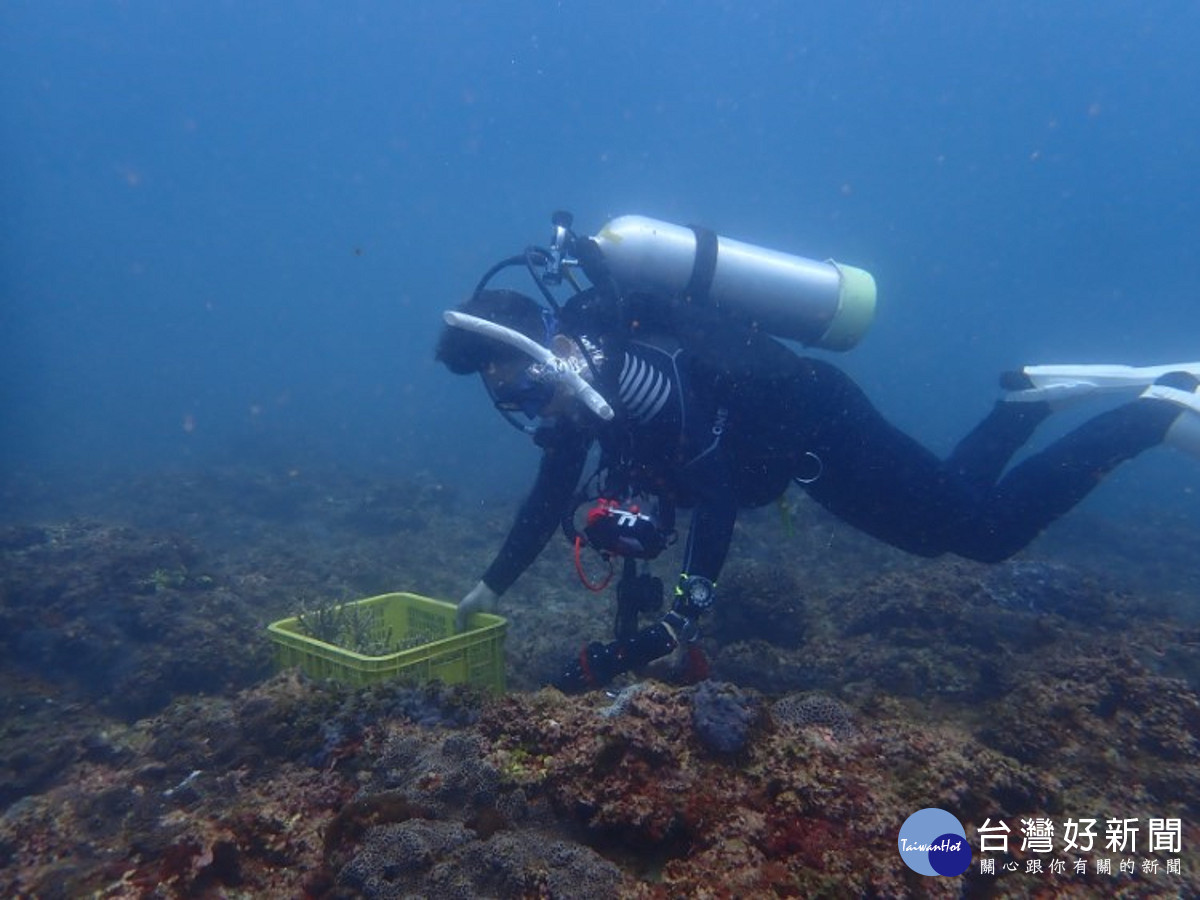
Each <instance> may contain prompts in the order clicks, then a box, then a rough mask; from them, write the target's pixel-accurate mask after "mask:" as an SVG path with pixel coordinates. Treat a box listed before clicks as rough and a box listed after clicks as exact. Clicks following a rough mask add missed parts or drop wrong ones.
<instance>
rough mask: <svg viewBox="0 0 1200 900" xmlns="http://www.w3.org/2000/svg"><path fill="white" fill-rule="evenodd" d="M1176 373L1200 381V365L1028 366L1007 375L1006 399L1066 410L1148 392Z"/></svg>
mask: <svg viewBox="0 0 1200 900" xmlns="http://www.w3.org/2000/svg"><path fill="white" fill-rule="evenodd" d="M1172 372H1186V373H1187V374H1189V375H1192V376H1193V377H1195V378H1197V379H1200V362H1187V363H1172V364H1170V365H1165V366H1121V365H1074V366H1073V365H1054V366H1025V367H1024V368H1023V369H1021V370H1020V371H1019V372H1008V373H1006V374H1005V375H1004V377H1003V378H1002V379H1001V383H1002V384H1003V385H1004V386H1005V388H1006V389H1007V390H1006V392H1005V395H1004V399H1005V400H1008V401H1012V402H1016V403H1034V402H1041V401H1045V402H1048V403H1050V404H1051V405H1052V406H1053V407H1054V408H1055V409H1062V408H1063V407H1065V406H1069V405H1071V404H1072V403H1074V402H1075V401H1077V400H1083V399H1087V398H1091V397H1104V396H1113V395H1120V394H1134V393H1138V392H1141V391H1145V390H1146V389H1147V388H1148V387H1151V386H1153V385H1154V382H1156V381H1158V380H1159V379H1160V378H1162V377H1163V376H1164V375H1169V374H1171V373H1172ZM1168 390H1172V389H1168ZM1181 393H1186V392H1181Z"/></svg>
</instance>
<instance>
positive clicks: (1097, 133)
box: [0, 0, 1200, 507]
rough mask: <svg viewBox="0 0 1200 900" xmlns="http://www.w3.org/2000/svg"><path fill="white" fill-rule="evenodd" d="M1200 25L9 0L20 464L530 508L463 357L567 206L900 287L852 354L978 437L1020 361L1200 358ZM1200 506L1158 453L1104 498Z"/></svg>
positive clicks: (862, 371) (15, 424)
mask: <svg viewBox="0 0 1200 900" xmlns="http://www.w3.org/2000/svg"><path fill="white" fill-rule="evenodd" d="M1198 39H1200V6H1196V5H1195V4H1189V3H1170V2H1149V3H1141V4H1131V3H1126V2H1113V0H1100V2H1092V3H1082V2H1079V3H1069V2H1062V3H1045V2H1036V3H1030V2H1013V0H1004V2H978V3H950V2H917V3H904V2H839V3H796V2H749V3H747V2H729V3H715V2H700V3H697V2H683V0H662V2H654V0H643V2H609V3H590V2H559V3H551V2H535V0H518V2H507V3H473V2H472V3H460V2H440V3H436V4H434V3H415V2H413V3H391V2H365V0H358V2H339V3H336V4H334V3H316V2H292V3H286V4H278V3H267V2H216V0H204V2H200V0H197V2H173V3H165V2H164V3H153V2H101V0H95V2H84V0H76V2H53V0H28V2H23V0H8V2H6V3H4V4H3V6H0V58H2V59H3V60H4V65H3V74H0V122H2V133H0V179H2V181H0V185H2V188H0V190H2V202H0V215H2V216H3V222H2V224H3V235H4V237H3V240H2V241H0V254H2V257H0V278H2V279H3V281H2V289H3V302H2V306H0V360H2V362H0V391H2V393H0V414H2V419H0V429H2V431H0V466H2V467H3V469H4V471H7V472H9V473H14V472H15V473H43V474H47V475H53V474H54V473H56V472H58V473H62V472H67V473H71V474H73V475H88V474H89V473H95V474H97V475H104V474H112V473H120V472H123V471H126V470H130V469H142V470H145V469H150V470H153V469H155V468H157V467H162V468H178V467H181V466H182V467H187V466H193V465H196V466H203V465H209V464H216V463H227V462H231V461H232V462H238V461H250V462H254V463H256V464H265V465H270V466H279V467H296V466H305V465H315V464H319V463H322V462H325V461H328V460H330V459H336V460H338V461H340V462H341V463H342V464H344V465H352V466H356V467H361V468H362V469H364V470H365V471H378V472H380V473H381V474H383V473H389V472H425V473H429V474H430V475H431V476H432V477H435V478H439V479H446V480H448V481H456V482H462V483H465V484H468V485H469V484H474V483H477V479H478V473H480V472H481V471H483V472H484V474H485V475H486V476H487V483H488V484H489V486H490V487H489V489H491V490H496V491H500V492H510V493H512V494H514V495H515V494H516V493H517V492H519V491H521V490H522V489H523V487H524V484H525V483H526V481H527V480H528V477H529V473H530V470H531V467H532V465H533V459H532V455H531V454H532V451H531V450H530V449H529V448H528V447H526V446H525V445H524V443H523V440H522V438H521V437H520V436H519V435H518V434H516V433H515V432H512V431H511V430H510V429H508V427H507V426H506V425H505V424H504V423H503V422H501V421H500V420H499V419H498V418H497V417H496V416H494V415H493V414H492V413H491V412H490V409H489V406H488V403H487V401H486V399H485V398H484V396H483V394H482V392H481V391H480V390H479V389H478V385H477V383H475V381H474V380H472V379H458V378H454V377H452V376H450V375H449V374H447V373H445V372H444V371H443V370H441V369H440V368H439V367H437V366H435V365H434V364H433V362H432V350H431V348H432V343H433V341H434V340H435V337H436V333H437V329H438V327H439V324H440V319H439V313H440V311H441V310H442V309H444V308H445V307H447V306H449V305H451V304H453V303H455V302H457V301H458V300H460V299H462V298H464V297H465V296H466V294H467V293H468V292H469V290H470V288H471V287H472V285H473V284H474V282H475V280H476V278H477V277H478V276H479V274H480V273H481V272H482V271H483V270H484V269H485V268H486V267H487V266H488V265H490V264H491V263H492V262H493V261H494V260H496V259H497V258H499V257H500V256H502V255H507V254H509V253H511V252H514V251H516V250H518V249H520V248H521V247H523V246H525V245H526V244H529V243H544V242H545V241H546V240H547V238H548V237H549V229H548V217H549V214H550V212H551V210H553V209H556V208H559V207H565V208H568V209H571V210H573V211H574V213H575V215H576V222H577V224H578V226H579V228H580V230H582V231H594V230H596V229H598V228H599V226H600V225H601V224H602V223H603V222H604V221H606V220H607V219H608V218H610V217H611V216H613V215H617V214H621V213H628V212H638V213H643V214H647V215H653V216H657V217H660V218H664V219H668V220H674V221H680V222H697V223H703V224H707V225H709V226H711V227H714V228H715V229H717V230H718V231H720V232H721V233H724V234H727V235H730V236H732V237H736V238H739V239H743V240H748V241H751V242H756V243H761V244H765V245H767V246H771V247H775V248H778V249H782V250H788V251H791V252H796V253H800V254H803V255H807V256H812V257H816V258H826V257H835V258H837V259H839V260H843V261H846V262H849V263H853V264H857V265H860V266H863V267H865V268H868V269H870V270H871V271H872V272H873V273H874V274H875V275H876V278H877V280H878V284H879V290H880V309H879V315H878V319H877V321H876V323H875V325H874V327H873V329H872V332H871V333H870V335H869V336H868V337H867V339H866V340H865V341H864V342H863V343H862V345H861V346H860V347H859V348H858V349H856V350H854V351H853V352H851V353H849V354H845V355H843V356H842V357H839V361H840V362H841V363H843V364H844V365H845V366H846V367H847V368H848V369H849V370H850V371H851V372H852V373H853V374H854V375H855V376H856V377H857V378H859V380H860V381H861V382H862V383H863V385H864V386H865V387H866V388H867V389H868V391H869V392H870V393H871V395H872V396H873V397H874V398H875V400H876V402H877V403H878V405H879V406H880V407H881V408H882V409H883V410H884V411H885V412H886V413H887V414H888V415H889V416H891V417H892V418H893V419H894V420H895V421H897V422H898V423H899V424H901V425H902V426H904V427H905V428H907V429H909V430H911V431H912V432H913V433H914V434H916V435H917V436H918V437H920V438H921V439H922V440H924V441H926V442H927V443H928V444H930V445H931V446H933V447H935V448H936V449H938V450H940V451H945V450H948V449H949V447H950V446H951V445H952V444H953V441H954V440H955V438H956V437H958V436H959V435H960V434H961V433H962V432H963V431H965V430H966V429H967V428H968V427H969V426H970V425H971V424H972V423H973V422H974V421H975V420H976V419H977V418H978V417H980V416H981V415H983V413H984V412H985V411H986V410H987V409H988V407H989V405H990V403H991V402H992V400H993V399H994V397H995V378H996V375H997V373H998V372H999V371H1001V370H1002V369H1005V368H1012V367H1014V366H1018V365H1020V364H1022V363H1027V362H1128V363H1158V362H1166V361H1171V360H1177V359H1195V358H1197V357H1198V356H1200V344H1198V341H1197V329H1196V327H1195V324H1196V309H1197V302H1196V297H1197V294H1198V293H1200V291H1198V287H1200V260H1198V259H1197V254H1196V247H1197V236H1198V234H1197V232H1198V229H1197V218H1198V214H1200V179H1197V178H1196V175H1195V168H1194V167H1195V164H1196V160H1197V159H1200V104H1197V103H1196V102H1195V98H1196V97H1197V96H1198V95H1200V57H1197V55H1196V53H1195V46H1196V44H1197V41H1198ZM480 454H482V455H483V456H484V457H485V458H486V459H487V460H488V463H489V464H488V465H487V466H484V467H480V465H479V464H478V457H479V455H480ZM1196 488H1200V464H1197V463H1196V462H1195V461H1194V460H1190V459H1188V458H1186V457H1183V456H1180V455H1170V454H1166V453H1156V454H1154V458H1153V459H1152V460H1141V461H1139V462H1138V463H1136V464H1135V465H1134V466H1133V467H1132V471H1131V472H1125V473H1122V474H1121V475H1120V476H1119V477H1118V478H1117V479H1115V483H1114V484H1112V485H1109V486H1106V487H1105V489H1104V491H1102V492H1101V494H1102V495H1103V496H1101V497H1100V498H1099V499H1097V500H1095V501H1089V502H1096V503H1110V504H1115V505H1116V506H1117V507H1119V505H1120V504H1121V503H1122V502H1128V503H1130V504H1137V503H1144V502H1146V498H1147V497H1154V498H1156V502H1163V503H1171V502H1173V501H1174V500H1176V499H1178V498H1179V497H1181V496H1183V493H1182V492H1184V491H1186V490H1193V489H1196Z"/></svg>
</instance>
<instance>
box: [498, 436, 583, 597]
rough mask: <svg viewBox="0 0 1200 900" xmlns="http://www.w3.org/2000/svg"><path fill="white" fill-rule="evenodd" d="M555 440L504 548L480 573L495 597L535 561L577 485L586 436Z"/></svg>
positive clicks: (547, 449)
mask: <svg viewBox="0 0 1200 900" xmlns="http://www.w3.org/2000/svg"><path fill="white" fill-rule="evenodd" d="M555 437H556V440H555V441H554V442H553V443H552V444H551V445H550V446H548V447H546V449H545V450H544V451H543V453H542V461H541V465H540V466H539V468H538V475H537V480H536V481H535V482H534V485H533V489H532V490H531V491H530V492H529V495H528V496H527V497H526V498H525V502H524V503H522V504H521V509H520V511H519V512H518V513H517V518H516V521H515V522H513V525H512V528H511V529H510V530H509V532H508V537H507V538H505V541H504V545H503V546H502V547H501V548H500V552H499V553H498V554H496V558H495V559H494V560H493V561H492V564H491V565H490V566H488V569H487V571H486V572H484V574H483V584H485V585H486V586H487V587H488V588H489V589H490V590H491V591H493V592H494V593H495V594H496V595H497V596H499V595H500V594H503V593H504V592H505V591H506V590H508V589H509V587H511V586H512V583H513V582H514V581H516V580H517V578H518V577H519V576H520V574H521V573H522V572H524V571H525V570H526V569H527V568H529V566H530V564H532V563H533V561H534V560H535V559H537V556H538V554H539V553H541V552H542V548H543V547H545V546H546V543H547V541H549V540H550V538H551V536H552V535H553V534H554V530H555V529H556V528H557V527H558V526H559V524H560V523H561V522H562V517H563V514H564V513H565V512H566V508H567V504H568V503H570V501H571V496H572V494H573V493H574V491H575V486H576V485H577V484H578V483H579V476H580V474H581V473H582V472H583V466H584V463H585V462H586V461H587V448H588V444H589V439H588V437H587V436H586V435H585V434H583V433H581V432H579V431H578V430H575V429H571V430H570V431H569V432H566V431H564V432H562V433H559V434H557V435H555Z"/></svg>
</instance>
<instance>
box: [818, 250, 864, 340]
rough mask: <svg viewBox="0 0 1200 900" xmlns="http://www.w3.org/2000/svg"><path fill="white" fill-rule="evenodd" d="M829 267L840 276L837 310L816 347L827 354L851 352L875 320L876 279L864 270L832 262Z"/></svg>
mask: <svg viewBox="0 0 1200 900" xmlns="http://www.w3.org/2000/svg"><path fill="white" fill-rule="evenodd" d="M829 264H830V265H831V266H833V267H834V268H836V269H837V270H838V275H840V276H841V287H840V289H839V290H838V308H837V312H836V313H834V314H833V321H832V322H830V323H829V327H828V328H826V329H825V333H824V334H823V335H821V339H820V340H819V341H817V346H818V347H824V348H825V349H827V350H849V349H850V348H851V347H853V346H854V345H855V344H857V343H858V342H859V341H860V340H861V339H862V336H863V335H864V334H866V333H867V329H868V328H870V327H871V321H872V320H873V319H874V318H875V279H874V278H873V277H872V275H871V273H870V272H868V271H866V270H865V269H859V268H856V267H855V266H847V265H843V264H842V263H838V262H834V261H833V260H832V259H831V260H829Z"/></svg>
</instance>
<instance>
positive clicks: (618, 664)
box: [554, 621, 679, 694]
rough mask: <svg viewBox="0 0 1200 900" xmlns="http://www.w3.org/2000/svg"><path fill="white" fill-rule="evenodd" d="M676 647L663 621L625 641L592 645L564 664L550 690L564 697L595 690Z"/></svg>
mask: <svg viewBox="0 0 1200 900" xmlns="http://www.w3.org/2000/svg"><path fill="white" fill-rule="evenodd" d="M677 646H679V641H678V640H677V639H676V637H675V634H674V631H673V630H672V629H671V628H670V627H669V626H668V625H667V623H666V622H665V621H663V622H659V623H657V624H656V625H651V626H650V627H649V628H643V629H642V630H641V631H639V632H638V633H637V634H635V635H634V636H633V637H631V638H627V639H625V640H619V641H610V642H609V643H607V644H601V643H600V642H599V641H592V643H590V644H588V645H587V646H585V647H583V648H582V649H581V650H580V651H579V653H578V654H576V655H575V657H574V658H573V659H572V660H570V661H569V662H568V663H567V665H566V666H565V667H564V668H563V671H562V674H560V675H559V676H558V678H556V679H555V680H554V686H555V687H556V688H558V689H559V690H560V691H562V692H563V693H564V694H579V693H582V692H584V691H590V690H595V689H596V688H600V687H604V685H606V684H608V683H609V682H610V681H612V680H613V679H614V678H615V677H616V676H618V675H620V674H621V673H622V672H628V671H629V670H630V669H636V668H638V667H639V666H644V665H645V664H646V663H648V662H650V661H651V660H654V659H658V658H659V657H660V656H666V655H667V654H668V653H670V652H671V651H672V650H674V649H675V648H676V647H677Z"/></svg>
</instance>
